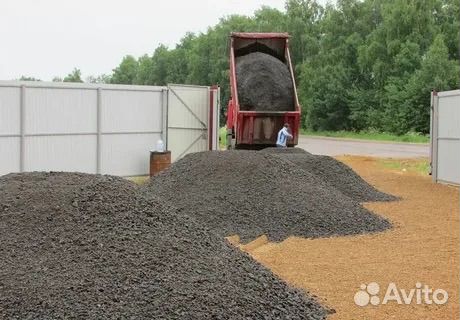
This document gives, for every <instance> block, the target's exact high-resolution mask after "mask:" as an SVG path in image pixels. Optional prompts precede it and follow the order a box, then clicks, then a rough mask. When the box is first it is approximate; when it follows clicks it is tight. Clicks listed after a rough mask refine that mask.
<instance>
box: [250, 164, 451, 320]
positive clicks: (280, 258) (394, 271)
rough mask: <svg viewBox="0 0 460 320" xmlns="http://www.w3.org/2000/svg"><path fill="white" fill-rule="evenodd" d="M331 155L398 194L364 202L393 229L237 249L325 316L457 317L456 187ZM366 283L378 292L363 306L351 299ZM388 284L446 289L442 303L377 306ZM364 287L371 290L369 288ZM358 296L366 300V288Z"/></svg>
mask: <svg viewBox="0 0 460 320" xmlns="http://www.w3.org/2000/svg"><path fill="white" fill-rule="evenodd" d="M339 159H340V160H342V161H344V162H345V163H346V164H348V165H350V166H351V167H352V168H353V169H354V170H355V171H357V172H358V173H359V174H360V175H361V176H362V177H363V178H365V179H366V180H367V181H368V182H370V183H371V184H373V185H375V186H376V187H377V188H379V189H380V190H382V191H385V192H388V193H391V194H394V195H397V196H400V197H401V198H402V200H400V201H395V202H380V203H378V202H375V203H367V204H366V208H368V209H370V210H372V211H374V212H376V213H378V214H381V215H383V216H384V217H386V218H388V219H390V220H391V221H392V222H393V224H394V228H393V229H391V230H388V231H386V232H383V233H377V234H372V235H361V236H350V237H332V238H325V239H314V240H312V239H304V238H299V237H291V238H288V239H287V240H285V241H283V242H281V243H269V242H267V240H266V239H265V240H264V239H259V240H258V241H255V242H254V243H250V244H248V245H247V246H246V247H244V248H243V249H244V250H246V251H247V252H249V253H250V254H251V255H252V256H253V257H254V258H255V259H256V260H258V261H259V262H261V263H262V264H264V265H266V266H268V267H269V268H270V269H271V270H272V271H274V272H275V273H276V274H278V275H279V276H280V277H281V278H283V279H285V280H287V281H288V282H289V283H291V284H293V285H294V286H296V287H300V288H304V289H306V290H309V291H310V292H311V293H312V294H316V295H318V296H319V297H320V298H322V299H323V302H324V303H325V304H326V305H328V306H330V307H332V308H334V309H335V310H336V311H337V313H336V314H335V315H333V316H332V317H331V319H333V320H336V319H344V320H348V319H382V320H386V319H414V320H415V319H458V317H459V315H460V311H459V304H458V301H459V300H458V299H459V295H458V292H459V284H458V277H459V248H458V241H459V218H458V216H459V211H458V210H459V208H458V201H459V193H458V188H455V187H450V186H446V185H440V184H435V183H432V182H431V180H430V178H429V177H423V176H420V175H417V174H415V173H409V172H402V171H397V170H391V169H386V168H382V167H381V166H379V164H378V162H377V161H376V160H375V159H372V158H367V157H340V158H339ZM427 199H429V200H428V201H427ZM263 240H264V241H263ZM372 282H375V283H377V284H378V285H379V286H380V291H379V292H377V293H375V292H373V294H375V295H374V296H375V297H377V299H376V298H373V299H374V301H373V302H374V303H375V305H372V300H371V304H367V303H368V301H367V300H364V303H365V304H367V305H366V306H363V307H360V306H358V305H357V304H355V302H354V297H355V295H356V294H357V293H358V292H361V291H360V286H361V285H369V284H370V283H372ZM391 283H394V284H396V286H397V288H398V289H404V290H406V291H407V292H409V291H410V290H411V289H413V288H416V286H417V283H420V286H421V285H428V286H429V287H430V288H432V289H443V290H446V291H447V292H448V294H449V297H448V302H447V303H445V304H435V303H432V304H427V303H421V304H417V301H416V298H414V301H412V302H411V303H409V304H398V303H397V302H395V301H391V302H389V303H388V304H382V302H383V300H382V299H383V297H384V295H385V293H386V291H387V287H389V285H390V284H391ZM374 286H375V285H374ZM366 289H367V290H370V291H369V293H370V292H372V290H371V289H370V287H367V288H366ZM373 289H375V288H373ZM414 290H415V289H414ZM377 291H378V290H377ZM399 292H401V291H399ZM414 292H415V291H414ZM360 294H361V296H360V297H362V296H364V297H365V298H369V295H368V294H367V293H366V292H361V293H360ZM361 302H362V301H361Z"/></svg>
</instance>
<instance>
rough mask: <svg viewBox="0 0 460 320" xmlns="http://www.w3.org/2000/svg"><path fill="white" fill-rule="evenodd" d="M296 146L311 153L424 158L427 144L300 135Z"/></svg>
mask: <svg viewBox="0 0 460 320" xmlns="http://www.w3.org/2000/svg"><path fill="white" fill-rule="evenodd" d="M297 147H298V148H302V149H304V150H307V151H308V152H310V153H313V154H323V155H327V156H340V155H344V154H349V155H360V156H373V157H392V158H419V157H423V158H426V157H428V156H429V152H430V151H429V150H430V148H429V145H428V144H421V143H400V142H385V141H371V140H358V139H341V138H331V137H310V136H300V137H299V144H298V145H297Z"/></svg>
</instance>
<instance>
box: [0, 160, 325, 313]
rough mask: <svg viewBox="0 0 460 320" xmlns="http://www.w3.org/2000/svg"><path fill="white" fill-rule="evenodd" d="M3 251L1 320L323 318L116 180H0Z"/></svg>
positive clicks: (181, 217)
mask: <svg viewBox="0 0 460 320" xmlns="http://www.w3.org/2000/svg"><path fill="white" fill-rule="evenodd" d="M189 159H190V158H189ZM215 165H216V164H215V163H214V166H215ZM171 178H173V177H171ZM176 178H177V179H182V178H183V177H179V176H177V177H176ZM182 211H185V210H182ZM187 211H188V210H187ZM229 214H231V212H229ZM0 243H1V246H0V319H211V318H212V319H324V318H325V317H326V315H327V311H326V310H325V309H324V308H323V307H321V306H320V305H319V304H318V303H317V302H315V301H314V300H312V298H310V297H309V296H308V295H306V294H304V293H303V292H300V291H297V290H295V289H293V288H290V287H289V286H288V285H287V284H286V283H284V282H283V281H281V280H279V279H278V278H277V277H276V276H274V275H273V274H272V273H271V272H270V271H268V270H267V269H265V268H264V267H262V266H261V265H259V264H258V263H257V262H255V261H254V260H252V259H251V258H250V257H249V256H247V255H246V254H244V253H243V252H241V251H239V250H237V249H236V248H234V247H232V246H230V245H229V244H227V243H226V242H225V240H223V238H222V237H219V236H216V235H215V234H214V233H213V232H210V231H209V230H207V229H206V228H205V227H204V226H203V224H199V223H197V221H196V220H195V219H194V218H191V217H189V216H187V215H185V214H184V213H183V212H179V211H177V210H176V209H174V208H172V207H170V206H167V205H165V204H164V203H163V201H160V200H158V199H157V198H156V197H154V196H152V194H149V197H148V198H147V197H145V196H144V195H142V194H141V192H139V190H138V188H137V187H136V186H135V185H134V184H132V183H130V182H128V181H126V180H123V179H121V178H116V177H111V176H99V175H88V174H76V173H24V174H10V175H7V176H3V177H0Z"/></svg>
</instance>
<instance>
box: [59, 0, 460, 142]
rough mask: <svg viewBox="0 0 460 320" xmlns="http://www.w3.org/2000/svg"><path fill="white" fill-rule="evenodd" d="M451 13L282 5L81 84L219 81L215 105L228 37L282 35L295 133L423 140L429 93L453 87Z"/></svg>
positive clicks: (417, 0)
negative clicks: (297, 109) (295, 109)
mask: <svg viewBox="0 0 460 320" xmlns="http://www.w3.org/2000/svg"><path fill="white" fill-rule="evenodd" d="M459 16H460V1H458V0H364V1H359V0H338V1H336V4H335V5H326V6H321V5H320V4H318V3H317V2H316V1H314V0H287V1H286V4H285V10H284V11H279V10H277V9H273V8H268V7H262V8H261V9H260V10H258V11H256V12H255V13H254V15H253V16H251V17H247V16H240V15H231V16H227V17H224V18H222V19H221V20H220V22H219V23H218V24H217V25H215V26H213V27H210V28H208V30H207V31H206V32H204V33H200V34H192V33H187V34H186V35H184V37H183V38H182V39H181V40H180V42H179V43H178V44H177V45H176V46H175V48H167V47H166V46H164V45H160V46H159V47H157V48H156V50H155V51H154V52H153V53H152V54H151V55H149V54H146V55H144V56H141V57H139V58H135V57H133V56H130V55H128V56H125V57H124V58H123V60H122V61H121V63H120V65H119V66H117V67H116V68H115V69H114V70H113V73H112V74H111V75H108V76H99V77H98V78H91V79H90V81H92V82H109V83H117V84H144V85H165V84H167V83H188V84H199V85H211V84H219V85H220V86H221V88H222V106H223V108H225V106H226V102H227V99H228V97H229V80H228V78H229V73H228V72H229V71H228V37H229V34H230V32H232V31H241V32H244V31H248V32H249V31H252V32H288V33H289V34H290V35H291V39H290V50H291V55H292V60H293V63H294V68H295V73H296V80H297V86H298V94H299V99H300V102H301V105H302V125H303V127H304V128H307V129H309V130H377V131H385V132H392V133H396V134H403V133H407V132H420V133H427V132H428V131H429V117H430V91H431V90H437V91H442V90H450V89H455V88H458V86H459V63H458V61H459V29H460V23H459ZM74 71H78V70H74ZM69 76H70V77H71V76H72V74H71V75H69ZM69 76H68V77H69Z"/></svg>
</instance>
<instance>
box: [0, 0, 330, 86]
mask: <svg viewBox="0 0 460 320" xmlns="http://www.w3.org/2000/svg"><path fill="white" fill-rule="evenodd" d="M284 2H285V1H284V0H213V1H211V0H189V1H187V0H181V1H180V0H160V1H154V0H124V1H123V0H0V80H11V79H17V78H20V77H21V76H22V75H24V76H33V77H37V78H40V79H42V80H48V81H49V80H51V79H52V78H53V77H54V76H60V77H63V76H65V75H66V74H68V73H69V72H71V71H72V69H73V68H74V67H76V68H79V69H81V71H82V74H83V77H87V76H89V75H99V74H102V73H106V74H109V73H111V71H112V69H113V68H115V67H116V66H117V65H118V64H119V63H120V61H121V59H122V57H123V56H125V55H127V54H132V55H134V56H136V57H138V56H140V55H143V54H145V53H148V54H151V53H152V52H153V50H154V49H155V48H156V47H157V46H158V45H159V44H160V43H163V44H165V45H168V46H171V47H172V46H174V44H175V43H177V42H178V41H179V40H180V39H181V38H182V36H183V35H184V34H185V33H186V32H187V31H191V32H200V31H202V32H204V31H206V29H207V27H208V26H212V25H215V24H216V23H217V22H218V20H219V18H220V17H223V16H225V15H229V14H244V15H252V13H253V12H254V11H255V10H256V9H258V8H260V7H261V6H262V5H267V6H270V7H274V8H278V9H280V10H284ZM320 2H321V3H325V2H326V0H322V1H320Z"/></svg>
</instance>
